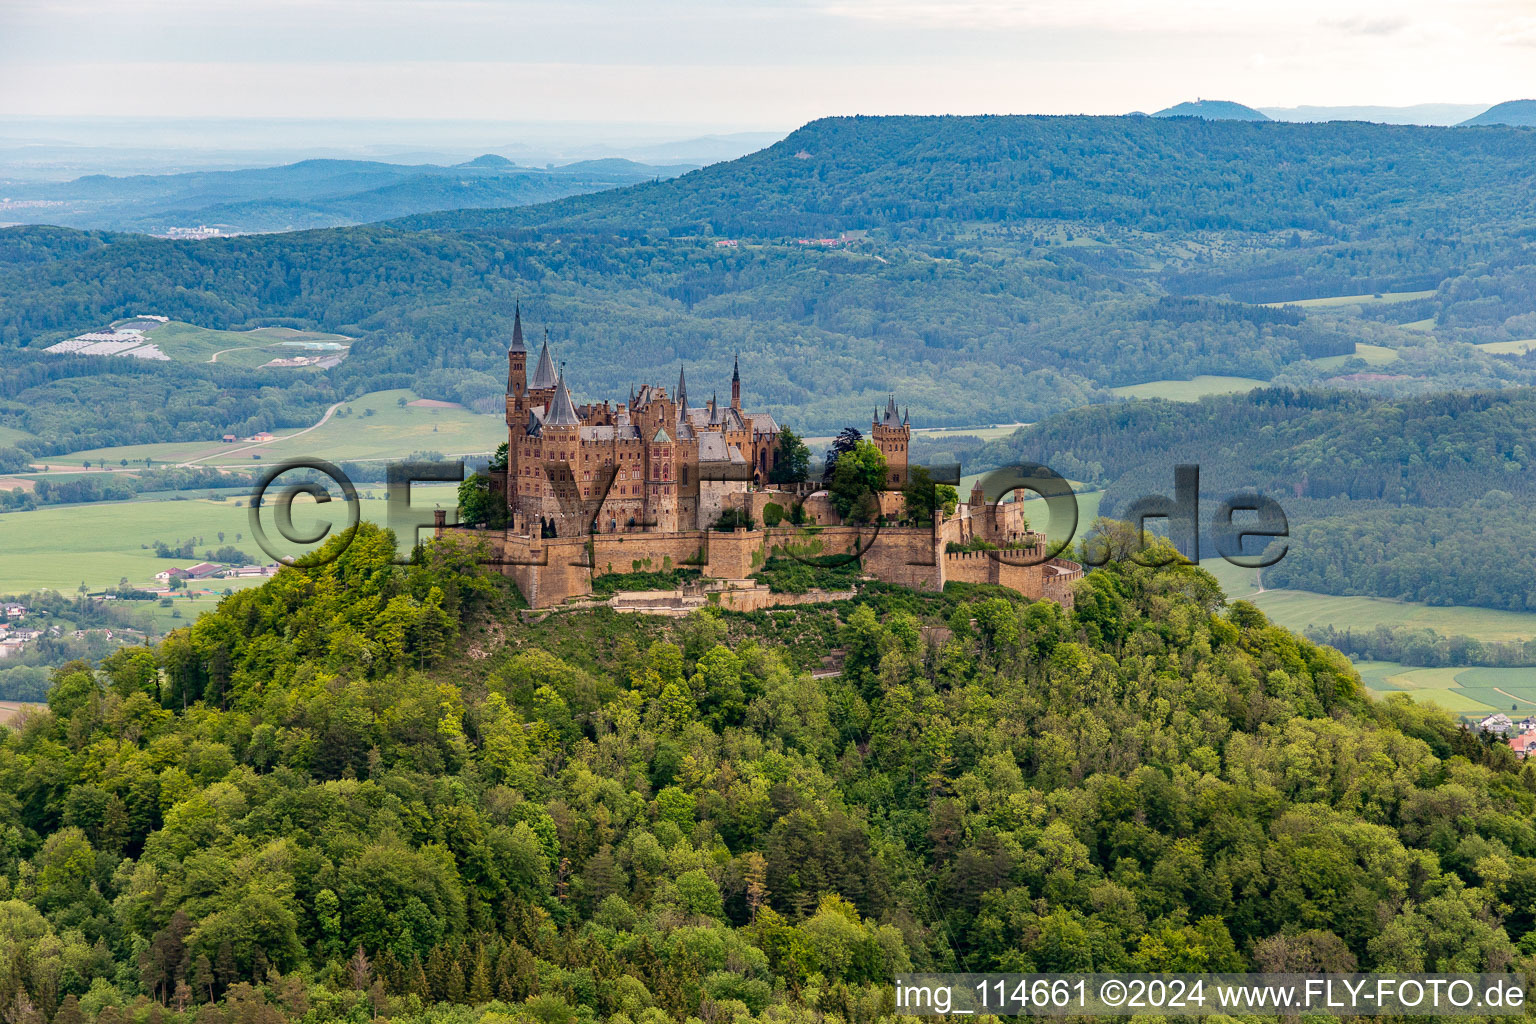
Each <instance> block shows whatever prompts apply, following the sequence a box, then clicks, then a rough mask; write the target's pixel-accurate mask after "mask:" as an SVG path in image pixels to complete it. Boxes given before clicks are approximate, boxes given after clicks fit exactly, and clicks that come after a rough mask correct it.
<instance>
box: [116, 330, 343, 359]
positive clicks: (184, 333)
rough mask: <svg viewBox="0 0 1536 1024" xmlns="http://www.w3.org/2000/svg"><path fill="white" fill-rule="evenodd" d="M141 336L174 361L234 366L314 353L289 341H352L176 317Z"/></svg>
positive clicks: (329, 335) (311, 332) (310, 333)
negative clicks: (235, 328) (238, 328)
mask: <svg viewBox="0 0 1536 1024" xmlns="http://www.w3.org/2000/svg"><path fill="white" fill-rule="evenodd" d="M145 337H146V338H147V339H148V340H149V341H151V342H152V343H154V344H155V345H157V346H159V348H160V351H162V352H164V353H165V354H166V355H168V356H170V357H171V358H172V359H174V360H176V361H177V362H181V363H210V362H219V363H232V364H234V365H236V366H260V365H262V364H263V363H266V362H269V361H271V360H273V359H277V358H279V357H287V356H295V355H315V354H318V350H308V349H304V348H301V347H298V346H296V345H292V344H287V343H289V342H322V343H334V344H340V345H350V344H351V343H352V339H351V338H348V337H346V336H345V335H342V334H325V333H323V332H320V331H298V330H293V329H291V328H288V327H258V328H256V329H255V330H250V331H219V330H214V329H213V328H210V327H199V326H197V325H196V324H187V323H181V322H180V321H176V320H173V321H171V322H170V323H168V324H160V325H158V326H156V327H152V328H150V329H149V330H148V331H146V332H145Z"/></svg>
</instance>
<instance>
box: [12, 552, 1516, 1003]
mask: <svg viewBox="0 0 1536 1024" xmlns="http://www.w3.org/2000/svg"><path fill="white" fill-rule="evenodd" d="M392 549H393V540H392V538H391V537H389V536H388V535H387V534H384V533H382V532H380V531H378V530H376V529H374V528H372V527H367V526H364V527H363V528H362V529H361V532H360V533H359V535H358V536H357V538H356V540H355V543H353V544H352V545H351V546H350V547H349V548H348V549H347V550H346V551H345V553H344V554H342V555H341V557H340V558H339V559H337V560H335V561H333V562H330V563H329V564H326V565H324V566H323V567H319V568H310V569H299V568H285V569H284V570H282V571H281V572H280V573H279V574H278V575H277V577H275V578H274V579H273V580H272V581H270V582H268V583H267V584H266V585H264V586H262V587H259V588H255V589H252V590H247V591H243V592H241V593H239V594H236V595H234V596H231V597H229V598H226V599H225V600H224V602H223V603H222V604H221V606H220V607H219V609H218V610H217V611H216V612H214V613H210V614H208V615H206V616H204V617H203V618H202V619H200V620H199V621H198V622H197V623H196V624H195V625H193V626H192V627H190V628H188V629H185V630H181V631H178V632H176V633H174V634H172V635H171V636H169V637H168V638H167V639H166V641H165V642H164V643H163V644H162V645H161V646H160V647H159V648H157V649H148V648H137V649H124V650H122V651H120V652H118V653H115V654H114V655H112V656H111V657H109V658H108V659H106V660H105V661H104V662H103V663H102V664H101V666H100V667H99V668H97V669H93V668H91V667H90V666H88V665H85V664H83V663H77V664H72V665H67V666H65V667H63V668H61V669H59V670H58V671H57V672H56V673H55V675H54V679H53V683H52V688H51V690H50V691H49V695H48V706H47V708H46V709H44V710H41V711H38V712H36V713H33V714H31V715H28V716H26V717H24V718H22V719H21V720H20V721H19V722H18V723H16V725H15V727H14V728H13V729H10V730H6V731H3V732H0V780H3V790H0V791H3V792H4V793H5V794H6V798H5V800H4V802H3V803H0V819H3V831H0V834H3V835H4V836H5V837H6V838H5V842H4V844H3V846H0V897H3V898H0V915H3V916H4V918H5V920H6V922H7V924H6V926H5V928H4V929H3V936H4V937H3V940H0V941H3V942H4V943H5V946H4V948H3V950H0V953H3V956H4V963H5V964H7V965H8V969H7V970H6V971H5V972H4V974H3V975H0V985H3V986H4V988H3V991H0V1002H3V1003H4V1005H7V1006H9V1007H11V1008H12V1012H13V1015H14V1017H15V1019H16V1021H17V1022H18V1024H21V1022H25V1024H40V1022H42V1021H46V1020H52V1021H54V1022H58V1021H59V1020H60V1018H61V1017H62V1018H63V1024H81V1022H85V1021H96V1022H103V1021H104V1022H108V1024H123V1022H126V1021H130V1020H131V1021H136V1022H138V1021H149V1020H158V1021H193V1020H195V1021H197V1022H198V1024H208V1022H226V1021H227V1022H230V1024H235V1022H244V1021H246V1020H251V1021H261V1022H279V1021H283V1020H297V1019H300V1018H302V1019H304V1020H306V1021H310V1022H315V1021H328V1020H340V1019H346V1020H365V1019H367V1018H369V1017H371V1016H373V1015H375V1014H383V1015H387V1016H389V1017H391V1018H397V1019H409V1020H422V1021H426V1020H452V1021H486V1022H492V1021H495V1022H509V1021H528V1022H540V1024H567V1022H574V1021H611V1022H615V1024H663V1022H665V1021H669V1020H681V1019H684V1018H690V1017H697V1018H698V1019H700V1020H702V1021H727V1020H730V1021H752V1020H762V1021H774V1022H788V1021H807V1022H809V1021H815V1020H830V1021H846V1022H869V1021H873V1020H875V1019H877V1018H880V1017H883V1016H886V1015H888V1014H889V1013H890V1012H891V1004H890V1001H889V1000H890V994H889V987H888V983H889V981H890V979H891V977H892V976H893V975H894V974H895V973H896V972H899V971H907V970H910V969H922V968H933V969H955V968H960V967H965V968H969V969H972V970H1014V971H1035V970H1038V971H1086V970H1142V971H1175V970H1178V971H1207V970H1208V971H1215V970H1244V969H1266V970H1316V969H1328V970H1354V969H1357V968H1358V969H1361V970H1383V971H1404V972H1406V971H1420V970H1424V971H1458V972H1470V971H1481V970H1492V971H1499V970H1504V969H1507V968H1515V969H1524V970H1526V971H1530V970H1531V969H1532V968H1536V963H1533V962H1532V956H1533V954H1536V931H1533V928H1536V915H1533V911H1532V909H1531V908H1532V906H1533V896H1536V829H1533V828H1532V826H1531V820H1532V815H1533V812H1536V768H1532V767H1530V766H1523V765H1521V764H1520V763H1518V762H1516V761H1515V760H1514V758H1513V756H1512V755H1511V753H1510V751H1509V750H1508V749H1507V748H1506V747H1503V746H1502V745H1496V744H1491V743H1489V742H1486V740H1485V739H1483V738H1479V737H1477V736H1474V735H1472V734H1470V733H1468V732H1466V731H1465V730H1464V729H1459V728H1457V727H1456V726H1454V725H1453V724H1452V722H1451V721H1450V719H1449V718H1447V717H1446V716H1445V715H1444V714H1443V713H1441V712H1439V711H1437V710H1434V709H1428V708H1423V707H1417V706H1415V705H1414V704H1412V703H1411V702H1410V701H1409V700H1407V699H1406V698H1402V697H1397V696H1394V697H1393V698H1392V699H1389V700H1387V701H1384V702H1382V703H1379V704H1378V703H1373V702H1371V701H1370V700H1369V699H1367V698H1366V696H1365V695H1364V692H1363V690H1362V689H1361V686H1360V683H1359V680H1358V677H1357V676H1356V675H1355V673H1354V671H1353V670H1352V669H1351V667H1350V666H1349V664H1348V662H1347V661H1346V660H1345V659H1344V658H1343V657H1342V656H1341V655H1339V654H1338V653H1337V652H1335V651H1332V650H1329V649H1327V648H1322V647H1318V646H1315V645H1314V644H1312V643H1310V642H1309V641H1307V640H1305V639H1302V638H1300V637H1297V636H1295V635H1293V634H1290V633H1288V632H1286V631H1284V630H1282V629H1279V628H1276V627H1274V626H1272V625H1270V624H1269V623H1268V622H1267V621H1266V620H1265V618H1264V616H1263V615H1262V614H1260V613H1259V612H1258V611H1257V610H1255V609H1254V608H1252V607H1251V606H1249V605H1246V604H1243V603H1241V602H1239V603H1237V604H1235V605H1231V606H1226V605H1224V602H1223V599H1222V596H1221V593H1220V591H1219V589H1218V588H1217V586H1216V584H1215V582H1214V580H1212V579H1211V578H1210V577H1209V576H1208V575H1207V574H1205V573H1204V572H1202V571H1201V570H1199V569H1196V568H1192V567H1171V568H1165V569H1159V570H1152V569H1145V568H1142V567H1139V566H1135V565H1129V564H1124V565H1122V564H1118V563H1112V564H1111V565H1109V566H1107V567H1106V568H1104V569H1102V570H1099V571H1095V572H1093V573H1091V574H1089V576H1088V577H1086V578H1085V579H1084V580H1083V581H1082V582H1081V584H1080V585H1079V586H1080V591H1079V596H1078V600H1077V607H1076V610H1075V611H1073V612H1071V613H1064V612H1063V611H1062V610H1061V608H1060V607H1059V606H1057V605H1055V604H1052V603H1030V602H1028V601H1025V600H1023V599H1021V598H1020V597H1019V596H1018V595H1016V594H1010V593H1008V592H1006V591H999V590H995V589H990V588H965V587H959V586H952V587H951V588H950V589H949V590H947V591H946V592H945V593H944V594H942V595H920V594H915V593H912V592H908V591H902V590H900V589H898V588H893V587H887V586H880V585H870V586H867V587H866V588H865V589H864V590H863V592H862V593H861V595H860V597H859V598H858V599H856V600H854V601H850V602H844V603H840V604H837V605H827V606H808V607H803V608H797V609H786V610H776V611H773V612H772V613H758V614H753V615H735V614H724V613H719V612H716V611H707V612H703V613H698V614H695V615H693V616H691V617H688V618H686V619H652V618H646V617H641V616H620V615H616V614H612V613H589V612H578V613H570V614H556V615H553V616H549V617H545V618H543V619H542V620H541V621H538V622H535V623H532V624H524V623H523V622H521V621H520V620H519V619H518V618H517V617H515V616H514V615H513V614H511V612H510V603H515V596H514V595H512V594H509V593H507V591H506V590H505V587H504V584H502V583H501V582H500V581H499V580H497V579H490V578H485V577H482V576H479V575H478V574H477V572H476V570H475V569H474V568H473V566H472V564H471V562H470V561H469V559H468V556H467V553H465V552H462V551H458V550H448V549H444V548H442V547H441V546H438V547H433V548H430V549H428V550H425V551H422V552H420V553H419V554H418V555H417V556H416V557H415V559H414V560H413V563H412V564H410V565H407V566H395V565H393V564H392V563H391V558H390V555H391V552H392ZM833 646H837V647H840V648H842V649H843V650H844V651H845V660H844V663H843V668H842V672H841V675H840V676H837V677H832V678H826V679H817V678H813V677H812V676H811V675H810V673H809V671H808V666H807V664H806V660H807V659H814V658H817V657H819V656H820V655H821V654H824V653H826V651H828V650H829V649H830V648H831V647H833Z"/></svg>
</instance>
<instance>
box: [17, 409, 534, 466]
mask: <svg viewBox="0 0 1536 1024" xmlns="http://www.w3.org/2000/svg"><path fill="white" fill-rule="evenodd" d="M402 399H403V400H404V401H405V404H404V405H402V404H401V400H402ZM417 401H419V399H418V398H417V396H416V394H415V393H414V392H411V391H406V390H396V391H373V392H370V393H368V394H366V395H362V396H361V397H359V398H356V399H353V400H352V401H350V402H346V403H343V404H342V406H341V407H340V408H338V409H337V410H336V412H335V414H333V415H332V416H331V418H330V419H329V420H327V421H325V422H324V423H323V424H321V425H319V426H317V427H312V428H302V427H294V428H288V427H285V428H283V429H281V430H277V431H274V433H275V434H276V435H277V436H276V437H275V438H274V439H273V440H271V441H266V442H262V443H254V442H250V441H244V440H242V441H237V442H235V443H233V444H226V443H223V442H221V441H219V440H218V439H217V438H210V439H209V440H206V441H175V442H168V443H164V444H140V445H126V446H123V447H117V448H94V449H91V450H89V451H79V452H71V453H69V454H68V455H56V456H49V457H48V458H47V459H42V460H39V464H46V465H48V466H49V467H51V468H60V467H64V468H72V467H79V466H83V465H84V464H85V463H87V462H89V463H90V464H91V466H93V467H95V466H106V467H107V468H113V467H118V468H121V464H122V462H123V460H127V462H128V464H129V466H130V467H132V466H133V465H134V464H138V465H141V466H142V465H143V463H144V460H145V459H150V460H152V461H153V462H154V463H155V464H156V465H162V466H163V465H179V464H182V463H194V464H196V465H201V466H230V467H239V468H242V469H249V468H251V467H253V466H256V467H259V466H260V464H261V463H262V462H263V461H266V462H270V461H272V460H274V459H283V458H299V457H302V456H312V457H317V458H322V459H327V460H329V461H331V462H353V461H356V462H361V461H367V460H380V459H392V458H400V457H402V456H406V455H409V454H411V453H412V452H421V451H434V452H440V453H442V454H444V455H476V454H489V453H491V452H494V451H495V450H496V448H497V447H498V446H499V445H501V444H502V443H504V442H505V441H506V439H507V427H506V423H505V421H504V420H503V418H502V417H500V416H495V415H487V414H482V413H476V412H471V411H469V410H468V409H464V408H458V407H450V408H441V407H438V406H428V405H412V404H410V403H412V402H417Z"/></svg>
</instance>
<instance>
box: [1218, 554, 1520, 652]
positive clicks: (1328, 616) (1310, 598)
mask: <svg viewBox="0 0 1536 1024" xmlns="http://www.w3.org/2000/svg"><path fill="white" fill-rule="evenodd" d="M1200 567H1201V568H1202V569H1206V570H1208V571H1210V572H1211V573H1212V574H1213V575H1214V576H1215V577H1216V578H1217V579H1218V580H1219V581H1220V582H1221V585H1222V589H1223V590H1224V591H1226V594H1227V596H1228V597H1229V598H1232V599H1238V598H1241V599H1242V600H1245V601H1251V602H1253V603H1254V604H1255V605H1257V606H1258V607H1259V608H1260V609H1262V610H1263V612H1264V614H1266V615H1268V616H1269V617H1270V619H1271V620H1272V621H1274V622H1275V623H1277V624H1278V625H1281V626H1284V627H1286V628H1287V629H1292V630H1297V631H1303V630H1305V629H1306V628H1307V627H1308V626H1342V625H1348V626H1350V627H1351V628H1353V629H1374V628H1375V627H1377V626H1408V627H1412V628H1416V629H1433V630H1435V631H1437V632H1440V633H1444V634H1447V635H1464V636H1470V637H1475V638H1476V639H1478V640H1529V639H1531V638H1532V637H1536V612H1511V611H1502V610H1500V609H1496V608H1473V607H1470V606H1467V605H1449V606H1432V605H1427V604H1418V603H1415V602H1412V601H1392V600H1388V599H1386V598H1381V597H1350V596H1342V597H1340V596H1334V595H1332V594H1317V593H1313V592H1311V591H1306V590H1266V591H1263V592H1262V593H1260V592H1259V589H1258V583H1257V578H1258V573H1257V572H1256V571H1255V570H1253V569H1243V568H1241V567H1239V566H1235V565H1232V564H1231V563H1229V562H1227V561H1225V560H1223V559H1206V560H1204V561H1202V562H1201V563H1200Z"/></svg>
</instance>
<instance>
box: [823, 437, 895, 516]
mask: <svg viewBox="0 0 1536 1024" xmlns="http://www.w3.org/2000/svg"><path fill="white" fill-rule="evenodd" d="M884 487H885V456H884V455H883V454H881V452H880V449H879V448H876V447H875V444H874V442H873V441H865V440H859V441H857V442H855V443H854V445H853V446H852V447H851V448H849V449H848V451H846V452H844V453H842V454H841V455H840V456H839V458H838V459H837V462H836V463H835V464H834V466H833V468H832V480H831V483H830V484H829V485H828V486H827V493H828V498H829V499H830V500H831V502H832V507H833V508H834V509H836V510H837V514H838V515H839V516H841V517H842V518H843V519H844V520H845V521H848V522H856V523H872V522H874V521H875V520H876V519H877V518H879V515H880V504H879V495H880V491H881V490H883V489H884Z"/></svg>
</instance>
